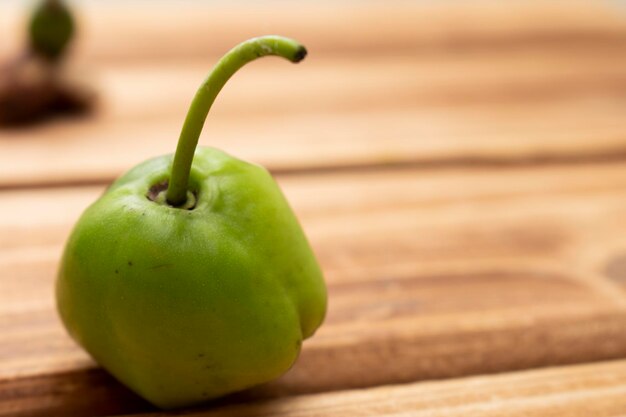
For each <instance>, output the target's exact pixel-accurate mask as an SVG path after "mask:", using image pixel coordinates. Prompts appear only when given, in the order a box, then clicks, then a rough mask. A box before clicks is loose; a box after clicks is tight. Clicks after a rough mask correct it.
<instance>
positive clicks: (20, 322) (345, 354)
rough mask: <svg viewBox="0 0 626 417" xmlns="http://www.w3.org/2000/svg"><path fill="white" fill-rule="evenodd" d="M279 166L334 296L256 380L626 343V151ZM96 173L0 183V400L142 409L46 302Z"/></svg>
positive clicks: (318, 383) (269, 390)
mask: <svg viewBox="0 0 626 417" xmlns="http://www.w3.org/2000/svg"><path fill="white" fill-rule="evenodd" d="M280 181H281V184H282V186H283V188H284V189H285V192H286V193H287V195H288V198H289V199H290V201H291V202H292V204H293V206H294V208H295V210H296V211H297V213H298V215H299V216H300V218H301V220H302V222H303V225H304V227H305V229H306V231H307V233H308V235H309V237H310V239H311V241H312V243H313V246H314V248H315V250H316V252H317V253H318V255H319V258H320V261H321V263H322V265H323V268H324V270H325V273H326V276H327V280H328V284H329V291H330V310H329V315H328V319H327V321H326V323H325V325H324V326H323V327H322V329H321V330H320V331H319V332H318V334H317V335H316V336H315V337H314V338H313V339H311V340H309V341H307V342H306V343H305V347H304V351H303V353H302V356H301V358H300V360H299V362H298V364H297V365H296V366H295V367H294V368H293V369H292V370H291V371H290V372H289V373H288V374H287V375H285V376H284V377H283V378H281V379H280V380H278V381H276V382H273V383H270V384H267V385H265V386H263V387H259V388H257V389H255V390H253V391H250V392H248V393H247V394H246V395H247V397H246V398H258V397H261V398H268V397H276V396H285V395H292V394H298V393H310V392H319V391H329V390H339V389H345V388H355V387H365V386H374V385H380V384H389V383H399V382H410V381H414V380H418V379H430V378H443V377H451V376H459V375H468V374H475V373H486V372H501V371H505V370H513V369H523V368H530V367H536V366H545V365H551V364H567V363H577V362H584V361H590V360H600V359H609V358H619V357H626V300H625V293H624V292H623V291H622V290H620V289H619V287H618V285H617V284H616V283H615V282H613V281H611V280H610V279H607V278H606V277H605V276H604V275H603V273H604V270H605V267H606V265H607V264H610V263H611V262H613V261H614V259H616V258H619V257H620V256H622V254H623V253H625V252H626V233H624V230H625V229H626V222H624V218H623V212H624V208H625V207H626V194H625V193H624V192H623V191H624V189H626V170H624V169H623V165H621V164H617V163H616V164H606V165H578V166H547V167H532V168H528V167H527V168H511V169H504V170H503V169H500V170H494V171H488V170H487V171H483V170H472V169H465V170H450V171H440V172H432V171H425V170H416V169H404V170H395V169H392V170H386V171H370V172H360V173H355V172H345V173H334V174H330V173H329V174H325V175H294V176H283V177H281V178H280ZM100 191H101V189H100V188H98V187H95V188H67V189H47V190H19V191H17V190H16V191H5V192H3V193H1V194H0V229H2V230H3V231H4V233H3V234H2V235H0V248H2V251H1V255H0V265H1V268H2V270H3V271H4V272H3V275H2V277H0V334H2V335H3V342H2V344H0V360H1V366H0V381H2V385H1V386H0V410H1V409H2V408H1V407H5V409H7V407H12V408H11V409H12V410H21V409H22V406H23V407H24V410H28V413H27V414H30V415H37V414H38V413H39V414H42V413H44V414H45V413H46V412H49V411H48V410H49V409H50V408H49V407H53V409H58V410H62V411H63V412H64V413H66V414H72V415H81V414H91V415H93V414H95V413H97V411H94V406H95V405H98V404H105V403H106V404H108V406H107V407H108V408H106V407H105V408H104V410H106V412H107V413H109V412H111V413H112V412H113V411H114V412H130V411H132V410H136V409H142V404H143V403H141V402H140V401H139V400H137V399H136V398H134V397H132V396H131V394H129V393H128V392H126V391H125V390H123V389H122V388H121V387H120V386H119V385H117V384H115V383H112V382H111V381H110V380H109V379H107V378H106V377H105V376H103V375H102V374H101V373H98V372H96V371H93V370H92V366H93V364H92V363H91V361H90V360H89V359H88V358H87V357H86V355H85V354H84V353H83V352H82V351H81V350H79V349H77V348H76V347H75V346H74V345H73V344H72V342H71V341H70V340H69V339H68V338H67V336H65V334H64V332H63V330H62V329H61V327H60V325H59V323H58V321H57V318H56V316H55V315H54V313H53V300H52V283H53V279H54V274H55V270H56V263H57V259H58V256H59V253H60V250H61V243H62V241H63V240H64V238H65V236H66V235H67V233H68V230H69V228H70V227H71V224H72V223H73V221H74V219H75V217H76V216H77V215H78V213H79V212H80V211H81V210H82V209H83V207H84V206H85V205H86V204H88V203H89V201H91V200H92V199H93V198H94V197H95V196H96V195H97V194H98V193H99V192H100ZM15 207H19V208H20V210H19V211H17V210H15ZM41 207H45V210H42V209H41ZM42 352H45V355H44V354H42ZM59 385H62V386H63V387H64V389H63V390H58V389H57V387H58V386H59ZM92 391H93V392H92ZM119 397H123V398H127V399H128V398H129V397H130V398H131V400H128V401H126V400H116V398H119ZM29 404H30V406H29ZM143 406H145V405H143ZM55 407H56V408H55ZM125 407H128V409H126V408H125ZM101 412H102V411H101ZM25 413H26V412H25ZM0 414H1V413H0Z"/></svg>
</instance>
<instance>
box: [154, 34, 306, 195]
mask: <svg viewBox="0 0 626 417" xmlns="http://www.w3.org/2000/svg"><path fill="white" fill-rule="evenodd" d="M306 53H307V52H306V49H305V48H304V46H302V45H300V44H299V43H298V42H296V41H294V40H292V39H288V38H283V37H281V36H261V37H258V38H253V39H249V40H247V41H245V42H242V43H240V44H239V45H237V46H236V47H234V48H233V49H231V50H230V51H228V52H227V53H226V55H224V56H223V57H222V59H220V61H219V62H218V63H217V65H215V67H213V69H212V70H211V72H210V73H209V76H208V77H207V78H206V80H205V81H204V82H203V83H202V85H201V86H200V88H199V89H198V92H197V93H196V95H195V97H194V98H193V101H192V102H191V107H190V108H189V112H188V113H187V117H186V118H185V123H184V124H183V129H182V131H181V133H180V138H179V139H178V146H177V147H176V154H175V155H174V163H173V165H172V173H171V177H170V181H169V186H168V189H167V195H166V198H167V202H168V203H169V204H171V205H172V206H175V207H177V206H181V205H183V204H184V203H185V200H186V198H187V185H188V182H189V172H190V170H191V163H192V161H193V155H194V153H195V150H196V146H197V145H198V138H199V137H200V132H202V127H203V126H204V121H205V120H206V117H207V114H208V113H209V110H210V109H211V105H212V104H213V102H214V101H215V97H216V96H217V94H218V93H219V92H220V90H221V89H222V87H223V86H224V84H226V81H228V79H229V78H230V77H232V75H233V74H234V73H235V72H237V71H238V70H239V69H240V68H241V67H243V66H244V65H245V64H247V63H248V62H251V61H254V60H255V59H257V58H260V57H262V56H266V55H277V56H281V57H283V58H286V59H288V60H289V61H291V62H294V63H295V62H300V61H302V60H303V59H304V57H305V56H306Z"/></svg>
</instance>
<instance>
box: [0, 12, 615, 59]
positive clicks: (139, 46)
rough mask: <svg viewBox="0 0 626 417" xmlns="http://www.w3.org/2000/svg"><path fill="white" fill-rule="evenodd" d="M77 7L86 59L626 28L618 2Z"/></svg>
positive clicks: (490, 40)
mask: <svg viewBox="0 0 626 417" xmlns="http://www.w3.org/2000/svg"><path fill="white" fill-rule="evenodd" d="M76 9H77V11H78V13H79V16H80V17H81V18H82V24H81V34H82V40H81V45H79V46H78V50H79V51H80V53H81V54H84V55H85V59H86V60H89V61H90V62H94V61H95V62H98V61H107V60H113V59H114V60H117V59H119V60H125V61H138V60H150V59H153V60H154V59H156V60H161V59H163V58H175V59H185V58H189V57H197V56H208V55H216V54H220V53H222V52H223V51H224V49H225V48H229V47H230V46H231V45H232V44H233V43H236V42H238V41H240V40H242V39H246V38H248V37H251V36H258V35H259V34H266V33H281V34H286V35H289V36H293V37H297V38H300V39H302V40H303V41H306V42H307V44H309V45H310V46H311V48H312V49H314V50H319V51H323V52H324V53H328V54H340V55H346V54H355V53H356V54H361V53H362V52H363V51H368V52H372V51H373V50H374V51H375V52H379V53H387V52H397V51H420V52H429V53H449V52H458V51H465V50H473V49H484V48H499V49H507V48H509V47H510V46H511V45H513V46H516V47H520V46H521V47H524V46H525V45H528V44H531V45H544V46H547V47H554V46H557V47H562V46H563V45H564V44H565V45H567V44H568V39H573V40H575V41H577V42H581V43H586V42H589V41H591V42H594V41H598V40H600V41H602V42H604V43H612V42H618V43H621V42H623V41H624V32H623V30H624V27H625V26H626V24H625V22H624V20H623V19H621V17H620V15H619V9H618V6H617V5H613V4H611V3H599V2H594V1H567V0H560V1H549V2H548V1H543V2H533V4H532V5H529V4H528V2H524V1H523V0H515V1H509V2H507V3H506V4H498V3H497V2H493V1H474V2H471V3H463V4H454V5H451V4H446V3H441V4H439V3H436V2H430V3H425V2H420V3H416V2H411V1H394V2H393V6H392V7H389V5H387V4H375V3H368V4H359V3H354V2H351V1H338V2H306V3H301V4H300V3H299V4H285V3H284V2H281V1H270V2H264V3H263V4H259V3H257V2H253V1H242V2H237V3H235V4H233V3H228V4H226V3H224V4H220V3H217V2H208V3H207V2H203V3H198V2H195V1H193V0H187V1H180V0H178V1H175V2H174V1H160V2H158V3H156V2H152V3H151V4H150V7H146V3H144V2H141V1H126V2H122V1H113V2H111V1H109V2H105V3H102V2H96V1H91V2H81V3H80V4H78V5H77V6H76ZM23 13H24V5H23V3H22V2H18V1H3V2H2V3H0V35H1V36H2V39H3V40H4V42H3V43H2V44H0V55H4V54H8V53H9V51H11V50H14V49H16V48H17V46H18V45H19V43H20V41H21V36H20V32H21V27H22V25H23V17H22V16H23ZM111 28H115V30H111ZM373 28H375V30H372V29H373Z"/></svg>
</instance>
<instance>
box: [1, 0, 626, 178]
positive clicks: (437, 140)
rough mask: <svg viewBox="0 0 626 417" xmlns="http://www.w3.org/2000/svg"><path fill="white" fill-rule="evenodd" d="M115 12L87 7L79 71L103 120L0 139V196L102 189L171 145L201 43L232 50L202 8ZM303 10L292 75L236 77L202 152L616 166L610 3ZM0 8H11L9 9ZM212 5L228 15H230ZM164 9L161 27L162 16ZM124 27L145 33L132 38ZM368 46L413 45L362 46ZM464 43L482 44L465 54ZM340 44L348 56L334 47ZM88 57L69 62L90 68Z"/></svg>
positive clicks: (621, 103)
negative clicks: (382, 25) (92, 86)
mask: <svg viewBox="0 0 626 417" xmlns="http://www.w3.org/2000/svg"><path fill="white" fill-rule="evenodd" d="M113 4H115V6H111V5H110V3H109V2H107V3H105V5H103V4H102V3H101V2H89V3H87V4H86V5H85V8H86V10H85V14H86V15H88V16H92V17H93V21H94V25H95V28H94V29H93V33H91V32H90V33H91V34H89V35H88V39H92V40H93V42H94V45H93V49H94V52H93V53H94V54H95V55H97V56H100V57H101V59H100V60H99V61H97V65H98V67H97V68H92V71H93V72H94V73H95V74H97V77H96V78H99V82H100V89H101V91H102V93H101V94H102V97H101V109H100V112H99V113H98V114H97V115H96V116H95V117H94V118H92V119H85V120H74V121H56V122H53V123H49V124H45V125H41V126H37V127H34V128H31V129H26V130H9V131H7V130H3V131H0V187H4V188H6V187H19V186H23V185H33V184H35V185H46V184H57V185H58V184H66V185H67V184H72V183H73V184H76V183H81V184H84V183H90V184H92V183H102V182H106V181H109V180H111V179H112V178H113V177H115V176H117V175H119V174H120V173H121V172H122V171H124V170H125V169H127V168H128V167H129V166H132V165H134V164H135V163H137V161H140V160H142V159H145V158H146V157H148V156H151V155H155V154H160V153H168V152H171V151H172V149H173V147H174V142H175V140H176V138H177V136H178V133H179V130H180V127H181V121H182V119H183V117H184V112H185V111H186V107H187V105H188V103H189V100H190V99H191V96H192V94H193V92H194V90H195V88H196V86H197V84H198V82H199V80H201V79H202V78H203V77H204V74H205V72H206V71H207V70H208V68H209V67H210V66H211V65H212V64H213V62H214V61H215V57H214V56H212V55H210V54H208V53H207V54H205V53H204V49H202V48H204V47H205V46H206V43H210V44H211V45H213V43H215V44H216V45H218V44H219V46H215V47H214V48H218V47H219V48H220V49H219V51H223V50H224V49H225V48H227V47H229V46H230V45H231V43H232V42H230V39H229V37H228V36H224V37H222V36H208V35H207V36H204V37H203V36H199V35H197V34H196V31H199V32H198V33H206V31H207V30H215V31H216V32H217V31H218V30H224V31H227V28H228V27H231V26H233V24H232V20H224V22H223V24H222V23H220V25H221V26H219V25H218V27H214V26H212V25H207V24H206V21H205V16H204V15H203V13H202V10H205V9H204V8H205V7H206V8H207V9H206V10H210V9H212V8H213V7H214V5H204V6H202V5H195V6H194V8H191V7H190V8H185V7H180V5H179V4H178V3H177V4H176V6H172V4H173V3H171V2H160V3H159V5H154V6H151V8H150V12H147V11H146V13H139V14H138V13H137V10H138V7H144V5H143V3H141V2H138V3H135V2H128V4H127V3H122V2H115V3H113ZM138 4H140V5H141V6H138ZM168 5H169V6H168ZM248 6H249V5H247V6H246V7H248ZM301 6H302V7H305V8H312V10H311V14H310V16H309V15H307V16H309V17H307V19H310V21H309V22H310V23H308V24H303V25H301V24H299V23H298V24H297V25H295V26H297V27H301V26H302V27H303V30H305V31H309V32H306V33H309V36H304V37H303V38H302V39H303V40H304V41H305V42H306V43H307V44H308V43H309V41H310V42H311V44H310V49H311V55H310V59H308V60H307V62H306V63H304V64H302V65H299V66H298V67H297V68H293V67H292V66H290V65H287V64H285V63H284V62H278V61H274V62H272V61H271V60H268V61H267V62H263V63H258V64H255V66H256V68H255V70H254V71H249V72H248V71H243V72H242V73H241V74H238V75H237V80H235V82H233V83H232V85H229V86H228V87H227V88H226V89H225V91H224V92H223V94H222V95H221V97H220V99H219V101H218V103H217V104H216V106H215V109H214V111H213V113H212V115H211V118H210V121H209V126H208V127H207V131H206V132H205V134H204V136H203V139H202V143H204V144H212V145H215V146H218V147H221V148H224V149H226V150H228V151H230V152H233V153H234V154H237V155H240V156H242V157H244V158H247V159H251V160H254V161H256V162H259V163H262V164H264V165H267V166H269V167H270V168H271V169H273V170H275V171H285V170H287V171H290V170H294V169H327V168H332V167H337V166H344V167H345V166H348V167H354V166H363V165H373V164H378V165H381V164H426V165H432V164H437V163H440V162H441V163H443V164H450V163H458V162H459V161H461V162H467V161H468V160H469V161H479V162H480V161H483V162H484V161H496V162H498V163H502V162H505V163H506V162H510V161H519V160H522V161H525V160H528V159H537V158H539V159H553V158H565V159H567V158H574V159H576V158H584V157H587V156H588V155H591V156H592V157H598V156H600V157H611V158H616V157H618V158H624V154H625V153H626V149H625V145H624V144H625V143H626V141H625V140H624V133H623V132H624V131H625V130H626V129H625V126H624V118H623V117H622V115H623V114H624V111H625V107H626V106H625V103H626V94H625V91H626V78H625V76H624V74H625V73H626V58H624V57H626V54H624V51H625V50H626V24H624V22H623V21H622V19H618V18H616V16H617V14H616V13H614V11H613V10H612V9H611V8H610V7H609V6H606V5H599V4H598V3H580V4H578V3H576V5H572V4H571V2H563V3H558V2H557V3H554V4H552V5H547V4H544V5H539V4H538V5H535V6H533V7H527V6H524V5H523V4H522V3H519V4H517V6H515V5H510V4H508V3H507V5H506V6H495V5H492V6H489V7H486V6H484V5H483V6H480V5H479V6H458V7H453V8H451V7H449V6H440V5H439V6H436V5H432V6H427V5H421V6H420V5H414V4H410V3H408V2H407V3H399V4H397V5H395V3H394V7H384V8H381V7H380V6H374V5H368V6H367V7H364V6H362V7H359V8H358V9H355V6H354V4H352V3H338V4H335V3H323V4H321V5H315V4H309V5H306V6H303V5H299V6H298V7H301ZM0 7H4V8H7V10H14V11H15V9H16V7H17V5H16V4H13V3H9V4H6V5H4V6H3V5H0ZM172 7H175V9H176V10H175V12H172ZM195 7H199V8H200V9H201V10H200V11H198V10H196V9H195ZM215 7H217V6H215ZM219 7H222V6H219ZM263 7H264V8H265V7H266V6H265V5H264V6H263ZM125 8H129V9H128V11H127V13H125V12H123V10H125ZM133 8H135V9H133ZM329 8H330V9H329ZM313 9H314V10H313ZM220 10H222V9H220ZM246 10H249V9H246ZM223 11H224V13H225V14H226V15H228V16H231V17H232V15H233V14H236V12H241V9H239V8H238V6H228V7H225V8H224V9H223ZM166 13H169V15H170V18H171V21H170V20H168V19H161V18H162V17H163V16H165V15H166ZM207 13H208V12H207ZM282 13H285V14H284V15H283V14H282ZM290 13H295V9H291V8H290V7H285V8H281V12H280V13H273V14H272V17H270V16H268V17H267V18H268V19H270V20H272V19H276V21H277V22H278V21H293V19H290V18H289V17H290V16H293V14H292V15H290ZM342 13H343V15H342ZM240 14H243V15H244V16H248V17H250V16H253V15H254V14H253V13H251V12H250V14H248V13H240ZM299 14H300V15H302V14H305V13H301V11H300V12H299ZM0 15H2V13H0ZM10 15H11V12H7V13H6V14H5V15H4V18H5V19H7V20H11V18H10ZM218 15H219V13H218V14H216V15H212V16H218ZM329 15H332V16H344V18H345V16H346V15H350V16H353V20H354V22H356V23H354V25H355V26H351V27H353V30H354V31H355V32H354V34H350V35H345V36H344V37H342V39H343V40H345V42H348V43H347V44H346V45H347V46H346V45H344V46H341V42H339V43H332V42H331V43H328V42H327V41H324V40H323V39H325V36H326V35H324V36H321V35H320V36H321V38H320V39H321V40H320V42H322V43H321V44H318V43H316V39H318V37H317V36H313V35H312V34H313V33H327V30H326V29H328V28H327V26H326V25H329V26H328V27H329V28H334V29H333V30H336V31H339V30H341V31H342V32H345V30H344V29H345V24H344V23H345V22H343V21H342V20H341V19H338V20H337V21H334V20H332V22H329V19H328V16H329ZM556 15H558V16H559V19H553V17H554V16H556ZM7 16H8V17H7ZM13 16H14V15H13ZM96 16H97V17H96ZM122 16H135V17H136V19H138V21H137V22H134V21H130V20H128V21H126V20H125V19H126V18H122ZM385 16H387V18H383V17H385ZM135 17H133V19H135ZM417 18H418V19H417ZM177 19H179V20H177ZM246 19H247V18H244V22H242V23H241V26H238V25H239V24H237V25H235V27H234V28H233V29H232V30H233V32H232V33H235V32H237V31H238V30H241V29H242V28H244V27H245V24H247V23H246V21H245V20H246ZM359 19H361V20H359ZM372 19H375V20H379V21H381V22H393V31H391V26H390V27H389V28H388V29H389V30H390V31H391V32H393V33H394V34H395V35H394V36H395V37H388V36H386V35H385V33H386V32H385V30H387V29H381V31H378V30H377V31H372V30H369V28H371V20H372ZM217 20H219V19H217ZM113 21H115V23H114V22H113ZM164 21H167V22H168V23H167V24H164ZM422 21H423V23H424V24H416V22H422ZM181 22H184V24H183V23H181ZM339 22H341V23H342V25H339ZM359 22H360V23H359ZM248 23H249V22H248ZM151 25H152V26H151ZM307 25H308V26H307ZM0 27H2V25H0ZM111 27H115V28H116V30H115V31H111V30H109V29H110V28H111ZM377 27H378V26H377ZM150 28H152V29H150ZM306 28H308V29H306ZM366 28H367V30H366ZM105 29H106V30H105ZM157 29H158V30H157ZM321 29H324V30H321ZM133 30H134V31H138V30H141V31H145V32H146V33H152V32H155V33H154V34H153V35H154V37H151V36H147V35H143V36H137V35H136V33H135V34H133V32H132V31H133ZM329 30H330V29H329ZM171 31H175V33H173V32H171ZM296 32H297V31H296ZM142 33H143V32H142ZM218 33H219V32H218ZM285 33H288V32H285ZM328 33H330V32H328ZM351 33H352V32H351ZM581 33H582V35H581ZM295 34H297V33H295ZM357 34H358V36H357ZM363 34H365V35H363ZM361 35H363V36H364V38H361V37H360V36H361ZM372 36H375V38H376V39H385V42H387V39H391V40H393V41H394V42H396V41H399V40H401V39H408V42H415V45H418V46H415V47H414V48H407V46H406V44H405V43H402V42H400V43H399V46H398V48H387V47H385V48H375V49H373V50H372V48H371V47H368V48H365V46H366V45H371V44H372V42H374V40H373V38H372ZM390 36H391V35H390ZM118 37H119V38H118ZM188 38H193V39H194V40H197V42H190V41H189V42H186V45H189V48H191V49H186V48H181V47H179V46H177V47H167V45H168V44H170V43H172V42H176V41H181V40H182V41H181V42H185V39H187V40H188ZM496 38H497V39H496ZM120 39H133V40H134V41H133V42H121V41H120ZM462 39H466V40H465V41H464V40H462ZM490 39H491V41H490ZM493 39H496V40H493ZM550 39H552V41H550ZM90 42H91V41H90ZM146 42H148V43H146ZM168 42H169V43H168ZM324 42H327V43H324ZM351 42H352V43H351ZM489 42H495V44H493V43H489ZM459 43H460V45H461V47H458V45H457V44H459ZM476 44H478V45H483V46H480V47H472V46H471V45H476ZM107 45H108V46H107ZM324 45H326V46H324ZM333 45H334V46H333ZM355 45H356V46H358V45H361V47H356V46H355ZM419 45H422V46H423V47H420V46H419ZM424 45H427V46H424ZM428 45H430V46H428ZM455 45H457V46H455ZM463 45H466V46H463ZM467 45H469V46H467ZM335 47H336V48H339V49H333V48H335ZM107 48H108V49H107ZM125 48H126V49H125ZM195 48H199V49H195ZM118 49H119V51H118ZM344 49H346V50H347V49H350V50H352V49H354V51H355V52H354V53H350V54H344V53H336V51H338V50H342V51H343V50H344ZM88 50H90V49H87V48H85V49H84V50H80V49H79V51H77V55H78V56H79V57H82V58H81V59H83V60H86V61H89V62H90V63H91V64H92V65H95V62H94V59H95V58H96V57H95V55H94V56H90V55H89V52H88ZM107 51H108V52H107ZM116 51H118V52H119V55H116ZM142 51H145V54H147V56H145V57H143V58H142V55H141V52H142ZM151 51H153V52H151ZM179 51H182V52H180V53H182V55H180V56H179V55H177V54H178V53H179ZM333 51H334V52H333ZM98 54H99V55H98ZM150 54H156V55H150ZM168 54H169V55H168ZM134 56H137V58H136V59H130V58H129V57H134ZM92 58H93V59H92ZM286 86H288V87H286Z"/></svg>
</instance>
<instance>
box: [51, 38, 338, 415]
mask: <svg viewBox="0 0 626 417" xmlns="http://www.w3.org/2000/svg"><path fill="white" fill-rule="evenodd" d="M305 54H306V50H305V49H304V48H303V47H302V46H301V45H300V44H298V43H297V42H295V41H293V40H290V39H286V38H282V37H277V36H266V37H260V38H255V39H251V40H249V41H246V42H244V43H242V44H240V45H239V46H237V47H235V48H234V49H233V50H231V51H230V52H228V53H227V54H226V55H225V56H224V58H222V60H221V61H220V62H219V63H218V64H217V66H216V67H215V68H214V69H213V71H212V72H211V74H210V75H209V77H208V78H207V80H206V81H205V83H204V84H203V85H202V86H201V87H200V89H199V90H198V93H197V94H196V97H195V98H194V101H193V103H192V106H191V109H190V111H189V114H188V116H187V119H186V121H185V125H184V127H183V130H182V133H181V137H180V140H179V145H178V148H177V151H176V155H175V156H174V157H172V155H166V156H161V157H157V158H155V159H151V160H149V161H146V162H144V163H142V164H140V165H138V166H136V167H135V168H133V169H131V170H130V171H129V172H127V173H126V174H125V175H123V176H122V177H121V178H119V179H118V180H117V181H115V182H114V183H113V184H112V185H111V186H110V187H109V189H108V190H107V191H106V192H105V193H104V195H103V196H102V197H100V199H98V200H97V201H96V202H95V203H94V204H93V205H91V206H90V207H89V208H88V209H87V210H86V211H85V213H84V214H83V215H82V217H81V218H80V220H79V221H78V223H77V225H76V226H75V228H74V230H73V232H72V234H71V236H70V238H69V241H68V243H67V246H66V248H65V252H64V255H63V259H62V262H61V268H60V272H59V275H58V280H57V286H56V295H57V305H58V310H59V312H60V316H61V318H62V321H63V323H64V324H65V326H66V328H67V330H68V331H69V333H70V334H71V335H72V337H73V338H74V339H75V340H76V341H77V342H78V343H79V344H80V345H82V346H83V347H84V348H85V349H86V350H87V351H88V352H89V353H90V354H91V355H92V356H93V358H94V359H95V360H96V361H97V362H98V363H99V364H100V365H102V366H103V367H104V368H106V369H107V370H108V371H109V372H110V373H111V374H113V375H114V376H115V377H116V378H118V379H119V380H120V381H121V382H123V383H124V384H126V385H127V386H129V387H130V388H131V389H133V390H134V391H136V392H137V393H138V394H140V395H141V396H143V397H144V398H146V399H147V400H149V401H150V402H152V403H153V404H155V405H157V406H159V407H162V408H173V407H180V406H188V405H192V404H196V403H200V402H203V401H206V400H209V399H212V398H216V397H219V396H222V395H225V394H228V393H231V392H234V391H239V390H242V389H245V388H248V387H251V386H254V385H257V384H260V383H263V382H266V381H270V380H272V379H274V378H276V377H278V376H280V375H281V374H283V373H284V372H286V371H287V370H288V369H289V368H290V367H291V366H292V365H293V364H294V362H295V360H296V359H297V357H298V354H299V352H300V348H301V344H302V341H303V339H305V338H307V337H309V336H311V335H312V334H313V333H314V332H315V330H316V329H317V328H318V327H319V326H320V325H321V323H322V321H323V319H324V315H325V312H326V287H325V284H324V280H323V277H322V272H321V270H320V267H319V265H318V263H317V261H316V259H315V256H314V254H313V252H312V250H311V248H310V245H309V243H308V242H307V239H306V237H305V235H304V233H303V231H302V229H301V227H300V225H299V223H298V220H297V219H296V217H295V215H294V213H293V211H292V210H291V208H290V207H289V204H288V203H287V201H286V199H285V197H284V196H283V194H282V193H281V191H280V189H279V188H278V186H277V184H276V182H275V181H274V180H273V179H272V177H271V175H270V174H269V173H268V172H267V170H265V169H264V168H263V167H261V166H258V165H255V164H251V163H247V162H244V161H241V160H239V159H236V158H234V157H232V156H229V155H227V154H225V153H223V152H221V151H219V150H217V149H213V148H199V149H197V150H196V145H197V142H198V137H199V134H200V131H201V129H202V125H203V124H204V120H205V118H206V115H207V113H208V111H209V108H210V107H211V104H212V103H213V100H214V99H215V96H216V95H217V93H218V92H219V91H220V89H221V88H222V86H223V85H224V83H225V82H226V81H227V80H228V78H230V76H231V75H232V74H233V73H234V72H235V71H236V70H237V69H239V68H240V67H241V66H243V65H244V64H245V63H247V62H249V61H252V60H254V59H256V58H257V57H260V56H264V55H278V56H282V57H285V58H287V59H289V60H291V61H293V62H298V61H299V60H301V59H302V58H304V56H305Z"/></svg>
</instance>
